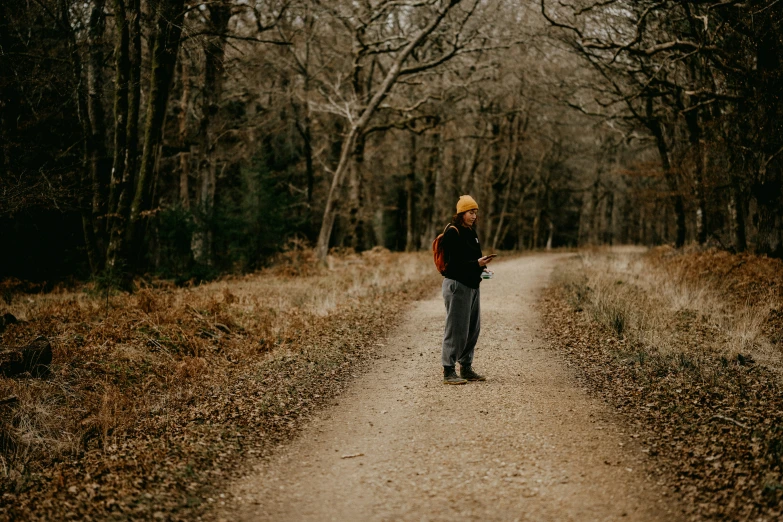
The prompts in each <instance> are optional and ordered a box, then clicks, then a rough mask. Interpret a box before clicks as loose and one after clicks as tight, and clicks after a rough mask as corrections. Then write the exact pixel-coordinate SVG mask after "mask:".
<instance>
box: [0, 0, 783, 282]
mask: <svg viewBox="0 0 783 522" xmlns="http://www.w3.org/2000/svg"><path fill="white" fill-rule="evenodd" d="M782 26H783V3H780V2H777V1H771V0H764V1H762V0H745V1H734V0H711V1H705V0H698V1H697V0H684V1H665V0H661V1H658V0H655V1H652V0H640V1H629V0H569V1H561V2H555V1H553V0H356V1H352V2H348V1H340V0H210V1H204V2H192V1H190V0H82V1H78V2H77V1H74V0H7V1H3V2H0V244H2V245H3V251H4V254H3V255H2V256H0V259H1V260H2V262H0V278H8V277H13V278H18V279H21V280H28V281H33V282H37V283H41V282H48V283H53V282H60V281H68V280H74V279H75V280H85V279H89V278H104V280H107V281H120V282H122V281H125V282H127V281H128V280H129V277H130V276H132V275H136V274H143V273H155V274H159V275H161V276H163V277H169V278H172V279H175V280H179V281H188V280H193V279H196V280H202V279H208V278H211V277H214V276H216V275H219V274H223V273H243V272H247V271H252V270H255V269H258V268H261V267H263V266H265V265H266V264H268V263H269V261H270V259H272V258H273V257H274V255H275V254H277V253H278V252H280V251H281V250H285V249H288V250H291V249H301V248H314V250H315V253H316V257H317V259H320V260H324V259H325V258H326V255H327V253H328V252H329V251H330V249H335V248H336V249H346V250H353V251H357V252H361V251H365V250H370V249H372V248H374V247H383V248H386V249H389V250H393V251H416V250H425V249H428V248H430V243H431V241H432V239H433V238H434V237H435V236H436V235H437V234H438V233H439V232H440V231H441V230H442V229H443V227H444V226H445V224H446V223H448V221H449V219H450V217H451V215H452V214H453V211H454V203H455V201H456V199H457V198H458V197H459V195H461V194H466V193H468V194H471V195H473V197H474V198H476V200H477V201H478V202H479V205H480V214H481V217H480V223H479V225H478V227H479V229H478V232H479V236H480V237H481V238H482V239H481V240H482V243H483V244H484V248H485V249H488V250H511V249H519V250H524V249H539V248H547V249H549V248H556V247H564V246H565V247H576V246H585V245H599V244H609V245H612V244H640V245H657V244H671V245H673V246H675V247H681V246H683V245H685V244H688V243H695V244H699V245H708V246H715V247H718V248H720V249H725V250H729V251H733V252H744V251H750V252H756V253H759V254H767V255H769V256H774V257H780V256H782V255H783V204H782V203H783V201H782V199H783V188H782V186H781V183H782V182H783V172H782V169H783V128H782V126H783V100H781V98H780V97H781V93H783V27H782Z"/></svg>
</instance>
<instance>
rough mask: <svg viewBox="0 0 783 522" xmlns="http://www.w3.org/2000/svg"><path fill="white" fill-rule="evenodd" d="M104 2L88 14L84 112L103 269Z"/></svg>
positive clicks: (106, 164) (106, 170)
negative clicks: (90, 146)
mask: <svg viewBox="0 0 783 522" xmlns="http://www.w3.org/2000/svg"><path fill="white" fill-rule="evenodd" d="M104 5H105V0H96V1H95V3H94V4H93V8H92V11H91V12H90V21H89V28H88V53H89V59H88V61H87V93H88V96H87V112H88V114H89V118H90V132H91V134H92V137H91V142H92V150H91V151H90V152H91V154H90V158H89V162H90V180H91V182H92V226H93V235H94V237H95V250H96V254H98V255H96V259H95V261H96V266H95V267H93V270H94V271H96V272H97V271H100V270H102V269H103V266H104V262H105V257H104V256H103V255H100V253H103V252H106V235H105V231H106V221H105V220H106V215H107V213H108V197H109V185H110V183H111V170H110V169H111V162H110V159H109V155H108V152H107V149H106V134H107V132H106V111H104V109H103V90H104V89H103V87H104V84H103V61H104V55H103V34H104V31H105V29H106V15H105V13H104Z"/></svg>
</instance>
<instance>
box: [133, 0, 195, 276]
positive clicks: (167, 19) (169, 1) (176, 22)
mask: <svg viewBox="0 0 783 522" xmlns="http://www.w3.org/2000/svg"><path fill="white" fill-rule="evenodd" d="M183 5H184V0H161V1H160V4H159V5H158V9H157V13H156V34H155V40H154V44H153V47H152V56H151V63H150V68H151V72H150V89H149V95H148V104H147V120H146V123H145V126H144V148H143V150H142V153H141V165H140V168H139V176H138V179H137V181H136V192H135V194H134V196H133V202H132V203H131V209H130V223H129V226H128V246H129V248H130V251H129V252H130V253H131V255H133V256H134V257H135V258H136V259H135V261H137V262H138V261H140V260H141V258H142V254H143V252H142V244H143V241H144V235H145V228H146V223H147V219H146V217H147V212H148V211H150V210H151V207H152V187H153V185H154V179H153V176H154V168H155V157H156V155H157V154H156V153H157V151H158V146H159V145H160V139H161V135H162V132H163V120H164V118H165V116H166V105H167V104H168V99H169V91H170V89H171V80H172V78H173V77H174V66H175V64H176V60H177V51H178V50H179V43H180V34H181V32H182V14H183Z"/></svg>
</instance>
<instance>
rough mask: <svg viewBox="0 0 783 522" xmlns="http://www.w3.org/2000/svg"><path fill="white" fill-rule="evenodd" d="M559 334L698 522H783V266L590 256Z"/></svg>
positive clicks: (557, 299) (568, 266)
mask: <svg viewBox="0 0 783 522" xmlns="http://www.w3.org/2000/svg"><path fill="white" fill-rule="evenodd" d="M554 281H555V285H554V286H553V288H552V291H551V292H549V294H548V295H547V296H546V297H545V298H544V299H543V303H542V307H543V313H544V314H545V317H546V323H547V324H555V325H557V328H552V329H550V330H549V331H548V333H547V335H548V337H549V338H550V340H551V342H552V344H553V345H554V346H555V347H556V348H557V349H559V350H560V351H562V352H563V353H564V354H565V355H566V357H567V360H568V361H569V362H570V363H571V364H574V365H576V366H578V367H579V368H580V370H581V372H580V375H581V376H582V377H583V378H584V379H585V381H586V382H587V384H588V385H589V386H591V387H592V388H593V389H594V390H595V391H597V392H598V393H600V394H602V395H603V396H604V397H605V399H606V400H607V401H608V402H610V403H611V404H613V405H614V406H616V407H617V408H618V409H619V410H620V411H621V412H622V413H624V414H625V415H627V416H628V418H629V421H630V422H631V423H633V424H635V425H636V426H637V427H640V431H642V432H643V433H645V434H644V435H643V436H642V437H641V438H640V440H641V442H642V451H644V452H645V453H646V454H647V455H648V456H649V458H650V466H651V468H652V469H654V470H657V472H658V473H659V476H660V477H661V480H662V481H663V482H668V483H669V484H668V485H669V486H670V487H671V488H672V489H674V490H675V491H676V492H678V493H679V495H680V496H681V498H682V499H683V501H684V502H683V505H684V506H687V509H688V514H689V516H690V518H691V519H693V520H704V519H716V520H748V519H753V520H779V519H780V517H781V516H782V515H783V395H781V392H782V391H783V335H782V334H783V318H782V317H783V316H782V315H781V312H783V262H781V261H780V260H775V259H769V258H765V257H757V256H752V255H732V254H729V253H726V252H721V251H716V250H706V251H703V250H684V251H675V250H672V249H669V248H657V249H653V250H651V251H649V252H647V253H644V254H642V253H638V252H633V251H623V250H617V249H615V250H594V251H586V252H583V253H582V254H581V255H580V256H578V257H577V258H574V259H573V260H571V261H569V262H567V263H565V264H563V265H562V266H561V267H560V268H559V269H558V270H557V271H556V273H555V275H554Z"/></svg>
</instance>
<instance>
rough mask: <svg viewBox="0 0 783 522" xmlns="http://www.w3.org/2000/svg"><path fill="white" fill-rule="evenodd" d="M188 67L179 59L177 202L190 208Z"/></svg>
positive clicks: (185, 61) (184, 61) (183, 60)
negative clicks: (180, 90)
mask: <svg viewBox="0 0 783 522" xmlns="http://www.w3.org/2000/svg"><path fill="white" fill-rule="evenodd" d="M189 72H190V68H189V66H188V62H187V60H185V59H182V60H180V82H181V83H182V96H181V97H180V100H179V113H178V114H177V120H178V122H177V123H178V127H179V139H178V141H179V149H180V152H179V202H180V205H182V208H183V209H185V210H190V150H189V145H188V107H189V105H190V74H189Z"/></svg>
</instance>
